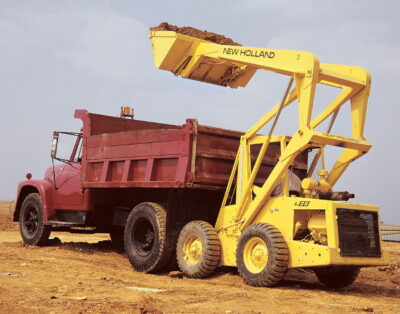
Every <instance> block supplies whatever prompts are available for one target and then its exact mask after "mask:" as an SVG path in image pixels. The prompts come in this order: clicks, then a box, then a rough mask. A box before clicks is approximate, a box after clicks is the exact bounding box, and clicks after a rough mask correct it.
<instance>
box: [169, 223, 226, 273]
mask: <svg viewBox="0 0 400 314" xmlns="http://www.w3.org/2000/svg"><path fill="white" fill-rule="evenodd" d="M220 256H221V242H220V240H219V238H218V235H217V232H216V231H215V229H214V228H213V226H211V225H210V224H209V223H208V222H205V221H201V220H195V221H191V222H189V223H188V224H186V225H185V226H184V227H183V229H182V231H181V233H180V234H179V238H178V243H177V245H176V257H177V260H178V266H179V269H180V270H181V271H182V272H183V273H184V274H185V275H186V276H187V277H190V278H204V277H209V276H211V275H212V274H213V273H214V271H215V269H216V268H217V266H218V265H219V260H220Z"/></svg>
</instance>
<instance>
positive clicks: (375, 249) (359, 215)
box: [336, 208, 381, 257]
mask: <svg viewBox="0 0 400 314" xmlns="http://www.w3.org/2000/svg"><path fill="white" fill-rule="evenodd" d="M336 214H337V221H338V231H339V246H340V255H341V256H358V257H380V256H381V248H380V242H379V229H378V223H379V222H378V214H377V213H375V212H368V211H361V210H352V209H347V208H338V209H337V210H336Z"/></svg>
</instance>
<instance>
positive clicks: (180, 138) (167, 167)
mask: <svg viewBox="0 0 400 314" xmlns="http://www.w3.org/2000/svg"><path fill="white" fill-rule="evenodd" d="M87 118H88V119H87V121H86V126H85V121H84V119H82V120H83V121H84V129H85V127H87V126H89V128H90V129H89V130H86V132H84V139H85V141H84V153H83V163H84V165H85V166H84V167H83V170H82V178H83V180H82V181H83V183H82V184H83V187H84V188H121V187H152V188H157V187H160V188H162V187H183V186H186V185H188V184H190V183H191V181H190V179H191V175H190V164H191V163H190V160H191V147H192V138H193V121H192V120H187V122H186V124H184V125H183V126H171V125H166V124H158V123H153V122H145V121H137V120H125V119H119V118H113V117H107V116H101V115H93V114H88V116H87ZM108 118H110V119H108ZM104 123H106V124H107V123H109V124H110V125H108V126H106V125H104Z"/></svg>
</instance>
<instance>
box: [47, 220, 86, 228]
mask: <svg viewBox="0 0 400 314" xmlns="http://www.w3.org/2000/svg"><path fill="white" fill-rule="evenodd" d="M47 225H52V226H68V227H75V226H76V227H78V226H82V224H79V223H76V222H70V221H56V220H48V221H47Z"/></svg>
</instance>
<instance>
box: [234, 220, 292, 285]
mask: <svg viewBox="0 0 400 314" xmlns="http://www.w3.org/2000/svg"><path fill="white" fill-rule="evenodd" d="M236 261H237V266H238V270H239V273H240V275H241V277H242V278H243V280H244V281H245V282H246V283H247V284H249V285H251V286H255V287H272V286H275V285H277V284H278V283H279V282H280V281H281V280H282V279H283V277H284V276H285V274H286V271H287V268H288V263H289V250H288V247H287V244H286V241H285V239H284V238H283V236H282V234H281V233H280V231H279V230H278V229H276V228H275V227H274V226H272V225H270V224H266V223H259V224H254V225H251V226H249V227H248V228H247V229H245V230H244V231H243V233H242V234H241V236H240V238H239V242H238V246H237V250H236Z"/></svg>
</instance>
